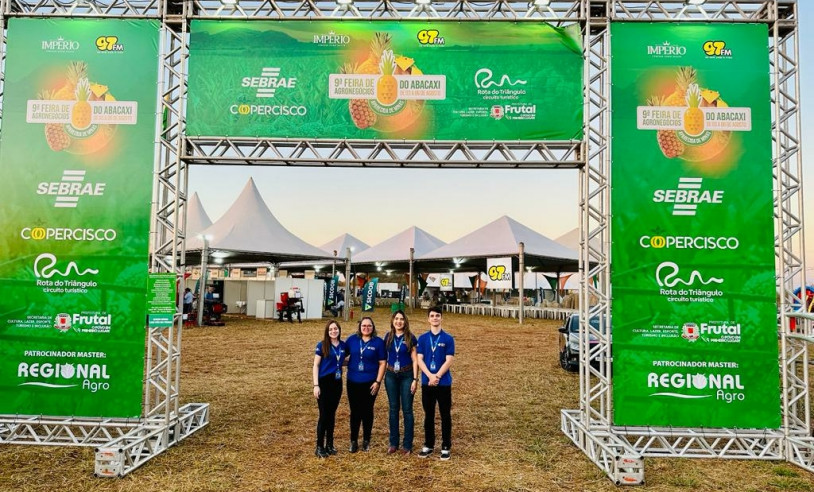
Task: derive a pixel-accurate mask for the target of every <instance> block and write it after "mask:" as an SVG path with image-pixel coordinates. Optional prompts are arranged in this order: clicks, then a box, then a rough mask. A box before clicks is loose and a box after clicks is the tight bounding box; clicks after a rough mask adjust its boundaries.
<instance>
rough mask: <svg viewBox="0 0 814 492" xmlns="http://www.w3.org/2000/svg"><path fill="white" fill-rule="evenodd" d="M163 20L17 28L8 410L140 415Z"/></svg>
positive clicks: (11, 30)
mask: <svg viewBox="0 0 814 492" xmlns="http://www.w3.org/2000/svg"><path fill="white" fill-rule="evenodd" d="M157 41H158V22H156V21H151V20H138V21H123V20H78V19H59V20H45V19H18V18H14V19H9V25H8V44H7V48H8V49H7V55H6V66H5V87H4V94H3V96H4V97H3V126H2V133H0V171H2V175H3V178H4V179H5V180H6V183H7V184H8V185H9V186H6V188H5V189H4V192H3V205H2V207H0V223H2V224H3V227H2V230H0V259H2V260H1V261H0V414H34V415H55V416H57V415H71V416H83V417H138V416H139V415H140V414H141V401H142V395H143V387H144V384H143V379H144V375H143V372H144V347H145V316H146V291H147V271H148V256H147V255H148V246H149V233H150V203H151V201H152V187H153V172H152V171H153V162H154V152H155V144H154V142H155V129H156V127H155V121H156V120H155V114H156V80H157V76H158V64H157V62H156V60H157V59H158V45H157Z"/></svg>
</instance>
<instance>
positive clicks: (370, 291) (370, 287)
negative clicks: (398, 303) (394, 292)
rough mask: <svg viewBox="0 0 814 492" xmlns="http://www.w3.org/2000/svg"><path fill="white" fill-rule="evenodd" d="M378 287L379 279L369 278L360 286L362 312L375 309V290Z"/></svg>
mask: <svg viewBox="0 0 814 492" xmlns="http://www.w3.org/2000/svg"><path fill="white" fill-rule="evenodd" d="M378 287H379V279H378V278H374V279H371V280H369V281H368V282H367V283H366V284H365V286H364V287H362V312H365V313H367V312H371V311H373V310H375V309H376V292H377V291H378Z"/></svg>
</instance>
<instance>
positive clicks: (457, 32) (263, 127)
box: [186, 20, 583, 140]
mask: <svg viewBox="0 0 814 492" xmlns="http://www.w3.org/2000/svg"><path fill="white" fill-rule="evenodd" d="M248 47H250V48H251V49H247V48H248ZM582 70H583V57H582V46H581V35H580V31H579V26H577V25H572V26H568V27H563V28H559V27H553V26H551V25H549V24H545V23H518V24H508V23H499V22H485V21H484V22H479V21H475V22H466V23H449V22H437V23H431V22H427V21H426V20H422V21H420V22H410V21H398V22H395V21H393V22H390V21H381V22H369V21H319V22H301V21H290V22H286V21H282V22H280V21H269V22H265V21H254V22H249V21H204V20H200V21H193V23H192V28H191V38H190V62H189V86H188V87H189V98H188V102H189V104H188V108H187V127H186V132H187V135H189V136H219V135H223V136H242V137H278V138H350V139H381V138H392V139H425V140H463V139H467V140H571V139H581V138H582V123H583V122H582V108H583V101H582V90H583V84H582Z"/></svg>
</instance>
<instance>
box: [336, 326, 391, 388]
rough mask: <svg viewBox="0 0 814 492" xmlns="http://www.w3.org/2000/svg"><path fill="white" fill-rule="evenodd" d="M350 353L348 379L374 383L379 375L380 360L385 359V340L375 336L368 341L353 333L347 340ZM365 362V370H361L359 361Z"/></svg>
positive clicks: (355, 381) (356, 381)
mask: <svg viewBox="0 0 814 492" xmlns="http://www.w3.org/2000/svg"><path fill="white" fill-rule="evenodd" d="M345 344H346V345H347V347H348V353H350V359H349V360H348V381H350V382H351V383H372V382H373V381H375V380H376V376H378V375H379V361H380V360H385V358H386V354H385V350H384V340H382V339H381V338H379V337H373V338H371V339H370V340H368V341H367V342H364V341H362V338H361V337H359V336H357V335H356V334H353V335H351V336H349V337H348V339H347V340H345ZM360 361H361V362H362V363H363V364H364V370H361V371H360V370H359V362H360Z"/></svg>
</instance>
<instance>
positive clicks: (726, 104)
mask: <svg viewBox="0 0 814 492" xmlns="http://www.w3.org/2000/svg"><path fill="white" fill-rule="evenodd" d="M611 36H612V40H613V46H612V64H613V77H612V86H613V89H612V115H613V116H612V126H613V150H612V161H613V163H612V182H613V190H612V197H611V207H612V211H613V213H612V222H611V227H612V237H613V238H614V241H613V246H612V258H613V263H612V269H611V282H612V285H613V303H612V313H613V323H612V324H613V328H612V329H613V406H614V415H613V421H614V424H616V425H632V426H649V425H653V426H681V427H734V428H777V427H779V425H780V404H779V402H780V393H779V377H778V347H777V322H776V312H777V306H776V300H775V269H774V227H773V217H772V215H773V207H772V162H771V118H770V93H769V89H770V84H769V66H768V60H769V54H768V48H767V37H768V33H767V27H766V25H757V24H727V25H724V24H700V23H682V24H681V25H678V24H665V23H659V24H642V23H636V24H633V23H629V24H626V23H614V24H613V25H612V26H611Z"/></svg>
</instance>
